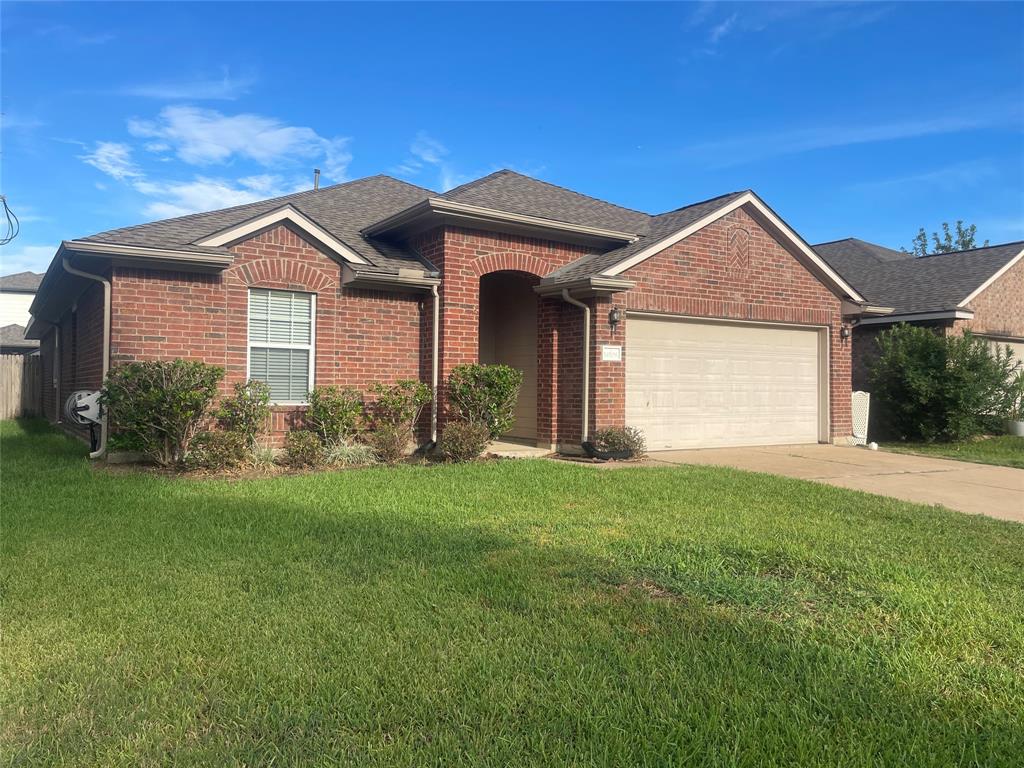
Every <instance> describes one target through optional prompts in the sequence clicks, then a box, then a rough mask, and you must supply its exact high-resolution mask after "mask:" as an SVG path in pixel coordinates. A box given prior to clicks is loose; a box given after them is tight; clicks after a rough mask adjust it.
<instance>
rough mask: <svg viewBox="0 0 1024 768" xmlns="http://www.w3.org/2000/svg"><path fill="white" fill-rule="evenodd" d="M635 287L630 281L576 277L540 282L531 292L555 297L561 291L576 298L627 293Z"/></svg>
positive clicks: (598, 277) (599, 277)
mask: <svg viewBox="0 0 1024 768" xmlns="http://www.w3.org/2000/svg"><path fill="white" fill-rule="evenodd" d="M635 285H636V283H634V282H633V281H632V280H624V279H622V278H613V277H602V276H601V275H595V276H593V277H578V278H570V279H568V280H552V281H550V282H545V281H544V280H541V282H540V285H538V286H536V287H535V288H534V289H533V290H534V291H536V293H537V295H538V296H557V295H559V294H561V293H562V291H563V290H568V291H569V292H570V293H572V294H576V295H577V296H604V295H607V294H610V293H621V292H622V291H628V290H630V289H631V288H633V287H634V286H635Z"/></svg>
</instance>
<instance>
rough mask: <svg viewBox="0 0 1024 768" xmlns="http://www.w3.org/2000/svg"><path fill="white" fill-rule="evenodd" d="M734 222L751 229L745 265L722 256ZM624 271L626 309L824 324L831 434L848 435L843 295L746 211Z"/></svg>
mask: <svg viewBox="0 0 1024 768" xmlns="http://www.w3.org/2000/svg"><path fill="white" fill-rule="evenodd" d="M736 228H741V229H742V230H745V231H746V232H747V233H748V234H749V241H748V258H749V261H748V263H747V264H746V265H745V266H744V265H730V262H729V258H728V255H729V254H728V249H729V240H730V237H731V235H732V234H733V232H734V231H735V229H736ZM622 277H625V278H627V279H629V280H632V281H634V282H635V283H636V287H635V288H634V289H632V290H631V291H630V292H629V293H627V294H625V301H626V307H627V308H628V309H630V310H642V311H650V312H665V313H670V314H679V315H692V316H697V317H715V318H724V319H735V320H764V321H771V322H783V323H796V324H807V325H825V326H828V327H829V329H830V340H831V350H830V354H829V382H830V393H829V400H830V414H831V436H832V437H833V438H842V437H846V436H848V435H850V434H851V431H852V423H851V414H850V344H849V341H848V340H847V341H844V340H842V339H841V338H840V329H841V326H842V310H841V304H842V302H841V301H840V299H839V298H838V297H836V296H835V295H834V294H833V293H831V292H830V291H829V290H828V289H827V288H826V287H825V286H824V285H822V284H821V282H820V281H819V280H818V279H817V278H816V277H815V276H814V275H812V274H811V273H810V272H809V271H808V270H807V269H806V268H805V267H804V266H803V265H802V264H800V262H798V261H797V260H796V258H795V257H794V256H793V255H792V254H791V253H789V252H788V251H787V250H786V249H785V248H783V247H782V245H780V244H779V242H778V241H777V240H775V238H773V237H772V236H771V235H770V234H768V233H767V232H766V231H764V230H763V229H762V228H761V226H760V225H759V224H758V223H757V222H755V221H754V220H753V219H752V218H751V217H750V216H749V215H748V214H747V213H746V212H745V211H743V210H742V209H740V210H736V211H733V212H732V213H729V214H727V215H726V216H724V217H722V218H721V219H719V220H718V221H716V222H715V223H713V224H711V225H709V226H707V227H705V228H704V229H702V230H700V231H699V232H695V233H694V234H692V235H690V236H689V237H687V238H685V239H683V240H681V241H679V242H678V243H676V244H675V245H673V246H671V247H669V248H667V249H665V250H664V251H662V252H661V253H659V254H657V255H655V256H653V257H651V258H650V259H648V260H646V261H644V262H642V263H640V264H639V265H637V266H636V267H633V268H632V269H629V270H626V271H625V272H624V273H623V274H622ZM624 325H625V324H623V328H622V335H621V336H620V338H623V339H624V335H625V334H624V331H625V327H624ZM617 343H618V342H617ZM625 354H628V350H626V351H625ZM619 367H620V368H621V366H619ZM622 375H623V376H624V371H623V373H622Z"/></svg>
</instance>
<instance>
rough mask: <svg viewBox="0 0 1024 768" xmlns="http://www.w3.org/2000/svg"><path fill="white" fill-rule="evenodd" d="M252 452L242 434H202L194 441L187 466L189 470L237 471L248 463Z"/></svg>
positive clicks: (215, 432)
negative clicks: (236, 469)
mask: <svg viewBox="0 0 1024 768" xmlns="http://www.w3.org/2000/svg"><path fill="white" fill-rule="evenodd" d="M251 456H252V451H251V450H250V448H249V444H248V443H247V442H246V438H245V435H244V434H243V433H241V432H229V431H224V430H216V431H208V432H200V433H199V434H198V435H196V437H195V439H194V440H193V441H192V445H191V446H190V448H189V452H188V456H186V457H185V466H186V467H188V468H189V469H215V470H221V469H235V468H237V467H240V466H242V465H243V464H246V463H248V461H249V459H250V457H251Z"/></svg>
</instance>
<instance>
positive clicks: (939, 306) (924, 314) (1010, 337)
mask: <svg viewBox="0 0 1024 768" xmlns="http://www.w3.org/2000/svg"><path fill="white" fill-rule="evenodd" d="M814 250H816V251H817V252H818V253H819V254H820V255H821V256H822V258H824V259H825V261H827V262H828V263H829V265H831V267H832V268H833V269H834V270H835V271H836V272H838V273H839V274H841V275H842V276H843V277H844V278H845V279H846V281H847V282H848V283H850V284H851V285H853V286H855V287H856V288H857V290H858V291H859V292H860V293H861V294H862V295H863V296H865V297H866V298H867V299H868V300H869V301H870V302H871V303H872V304H877V305H883V306H886V307H890V308H892V312H891V313H890V314H887V315H882V316H875V317H862V318H860V319H858V320H857V321H856V324H855V326H854V329H853V387H854V389H869V384H868V373H869V369H870V367H871V363H872V361H873V360H874V359H875V357H876V355H877V345H876V343H875V340H876V338H877V336H878V334H879V333H881V331H883V330H884V329H886V328H888V327H891V326H892V325H893V324H894V323H903V322H905V323H911V324H914V325H923V326H927V327H930V328H935V329H936V330H937V331H939V332H941V333H944V334H948V333H962V332H963V331H964V330H970V331H971V332H972V333H974V334H976V335H978V336H982V337H984V338H986V339H989V340H990V341H991V342H992V343H993V344H998V345H999V346H1005V345H1008V346H1009V347H1010V348H1011V349H1012V350H1013V353H1014V356H1015V357H1016V358H1017V359H1018V360H1024V260H1022V257H1024V241H1018V242H1014V243H1004V244H1003V245H992V246H986V247H984V248H973V249H971V250H967V251H955V252H952V253H936V254H933V255H930V256H922V257H919V258H915V257H914V256H913V255H911V254H909V253H907V252H905V251H894V250H892V249H891V248H886V247H884V246H881V245H875V244H874V243H868V242H865V241H864V240H858V239H856V238H852V237H851V238H847V239H845V240H836V241H834V242H830V243H820V244H819V245H816V246H814Z"/></svg>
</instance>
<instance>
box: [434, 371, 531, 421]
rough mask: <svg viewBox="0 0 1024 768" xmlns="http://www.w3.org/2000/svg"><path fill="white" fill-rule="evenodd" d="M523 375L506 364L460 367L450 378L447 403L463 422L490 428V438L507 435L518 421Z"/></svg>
mask: <svg viewBox="0 0 1024 768" xmlns="http://www.w3.org/2000/svg"><path fill="white" fill-rule="evenodd" d="M522 385H523V372H522V371H520V370H517V369H515V368H510V367H509V366H507V365H479V364H473V365H459V366H456V367H455V368H454V369H453V370H452V372H451V375H450V376H449V377H448V404H449V408H450V409H451V411H452V413H453V415H455V416H457V417H459V418H460V419H461V420H463V421H472V422H476V423H478V424H485V425H487V430H488V432H489V436H490V438H491V439H492V440H493V439H494V438H496V437H498V436H499V435H502V434H504V433H506V432H508V431H509V430H510V429H511V428H512V423H513V421H514V420H515V415H514V411H515V407H516V401H517V400H518V399H519V388H520V387H521V386H522Z"/></svg>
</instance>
